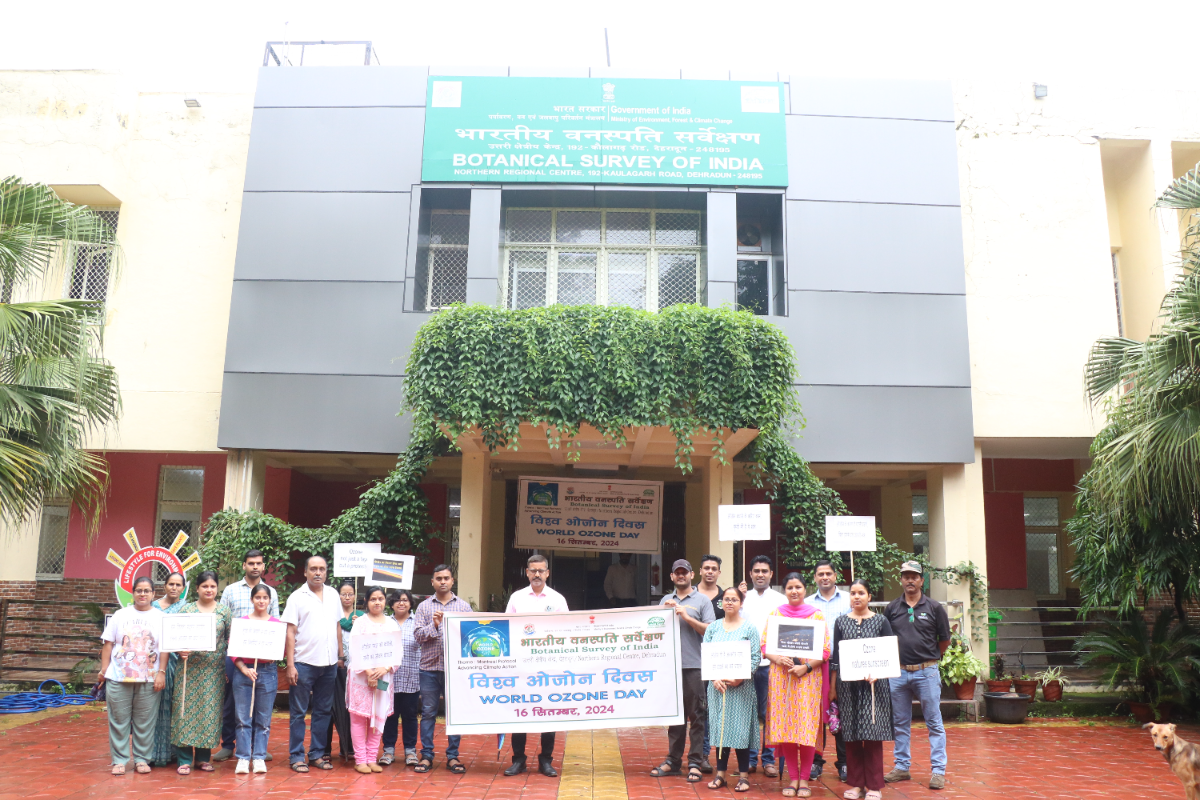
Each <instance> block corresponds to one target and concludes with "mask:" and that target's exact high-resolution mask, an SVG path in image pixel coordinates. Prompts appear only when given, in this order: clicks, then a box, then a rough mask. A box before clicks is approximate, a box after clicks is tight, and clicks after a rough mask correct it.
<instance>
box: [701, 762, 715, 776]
mask: <svg viewBox="0 0 1200 800" xmlns="http://www.w3.org/2000/svg"><path fill="white" fill-rule="evenodd" d="M700 771H701V772H703V773H704V774H705V775H712V773H713V768H712V764H710V763H709V762H708V759H707V758H706V759H704V760H703V761H701V762H700Z"/></svg>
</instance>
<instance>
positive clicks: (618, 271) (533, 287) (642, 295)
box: [504, 208, 703, 309]
mask: <svg viewBox="0 0 1200 800" xmlns="http://www.w3.org/2000/svg"><path fill="white" fill-rule="evenodd" d="M702 223H703V218H702V215H701V212H699V211H653V210H646V209H619V210H607V209H575V208H510V209H508V211H507V213H506V215H505V230H504V242H505V256H504V272H505V275H504V286H505V296H506V302H507V305H508V307H509V308H535V307H538V306H544V305H550V304H553V303H564V304H568V305H585V304H599V305H627V306H631V307H633V308H641V309H661V308H666V307H667V306H669V305H673V304H675V303H695V302H698V301H699V299H700V291H701V288H702V275H701V271H702V267H703V264H702V259H703V233H702V231H703V227H702Z"/></svg>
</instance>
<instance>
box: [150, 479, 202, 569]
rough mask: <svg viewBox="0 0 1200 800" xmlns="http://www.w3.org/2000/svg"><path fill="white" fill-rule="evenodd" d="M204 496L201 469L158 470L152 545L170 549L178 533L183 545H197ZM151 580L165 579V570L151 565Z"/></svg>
mask: <svg viewBox="0 0 1200 800" xmlns="http://www.w3.org/2000/svg"><path fill="white" fill-rule="evenodd" d="M203 497H204V468H203V467H161V468H160V469H159V473H158V525H157V526H156V527H155V537H154V543H155V544H157V545H160V546H162V547H170V546H171V544H172V543H173V542H174V541H175V537H176V536H178V535H179V534H180V533H183V534H185V535H186V536H187V537H188V540H187V544H188V545H190V546H192V547H197V546H199V544H200V541H199V535H200V511H201V507H200V503H201V500H202V499H203ZM153 575H154V580H155V581H158V582H161V581H165V580H166V579H167V570H166V568H165V567H163V566H162V565H161V564H155V565H154V573H153Z"/></svg>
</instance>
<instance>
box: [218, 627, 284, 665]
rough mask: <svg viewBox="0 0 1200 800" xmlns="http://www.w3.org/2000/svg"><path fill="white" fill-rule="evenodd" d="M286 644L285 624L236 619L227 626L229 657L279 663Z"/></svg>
mask: <svg viewBox="0 0 1200 800" xmlns="http://www.w3.org/2000/svg"><path fill="white" fill-rule="evenodd" d="M286 643H287V623H286V622H272V621H270V620H261V619H242V618H240V617H239V618H237V619H235V620H233V622H232V623H230V626H229V657H230V658H241V659H243V660H244V659H251V658H257V659H258V660H259V661H279V660H280V659H281V658H283V649H284V645H285V644H286Z"/></svg>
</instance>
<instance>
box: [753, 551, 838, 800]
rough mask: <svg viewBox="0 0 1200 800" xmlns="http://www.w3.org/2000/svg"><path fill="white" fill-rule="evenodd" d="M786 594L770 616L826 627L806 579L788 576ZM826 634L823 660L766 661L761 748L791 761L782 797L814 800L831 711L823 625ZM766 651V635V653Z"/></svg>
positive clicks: (777, 658) (772, 658)
mask: <svg viewBox="0 0 1200 800" xmlns="http://www.w3.org/2000/svg"><path fill="white" fill-rule="evenodd" d="M783 593H784V595H785V596H786V597H787V599H788V601H787V605H782V606H780V607H779V608H777V609H776V610H774V611H772V612H771V613H770V614H768V615H767V616H768V617H772V616H778V617H789V618H792V619H809V620H821V621H822V622H824V620H825V616H824V615H823V614H822V613H821V612H820V611H818V610H817V609H816V608H814V607H813V606H810V605H807V604H805V602H804V594H805V590H804V579H803V578H801V577H800V573H798V572H789V573H788V575H787V577H785V578H784V579H783ZM822 629H823V634H822V635H823V636H824V639H825V643H824V646H823V648H822V652H821V658H820V659H819V660H816V659H800V658H797V659H792V658H791V657H789V656H775V655H767V656H765V658H766V659H767V660H768V661H770V662H771V672H770V681H771V682H770V689H769V692H768V695H767V698H768V699H767V724H766V727H765V729H764V731H763V744H764V745H766V746H767V747H774V748H775V753H776V755H782V756H783V759H784V761H786V762H787V771H788V778H789V779H790V780H791V785H790V786H788V787H787V788H786V789H784V790H783V796H784V797H812V791H811V790H810V789H809V788H808V780H807V777H808V773H809V770H811V769H812V762H813V756H814V755H815V754H816V743H817V734H818V732H820V730H821V722H822V719H823V718H824V716H825V714H826V713H827V709H828V708H829V652H830V650H829V631H828V630H827V629H825V626H824V625H822ZM766 646H767V639H766V635H765V634H764V635H763V649H764V650H766Z"/></svg>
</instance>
